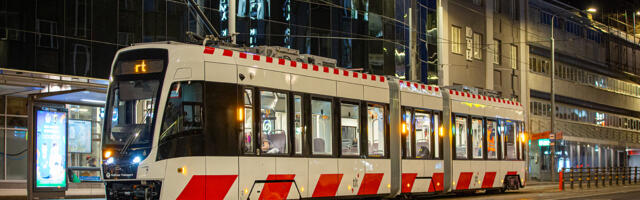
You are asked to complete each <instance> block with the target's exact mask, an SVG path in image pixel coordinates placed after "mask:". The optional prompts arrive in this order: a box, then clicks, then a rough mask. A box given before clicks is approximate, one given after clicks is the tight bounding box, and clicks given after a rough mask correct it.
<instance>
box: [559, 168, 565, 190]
mask: <svg viewBox="0 0 640 200" xmlns="http://www.w3.org/2000/svg"><path fill="white" fill-rule="evenodd" d="M563 174H564V167H563V168H562V169H560V174H558V178H559V180H560V185H558V189H560V191H562V190H564V176H563Z"/></svg>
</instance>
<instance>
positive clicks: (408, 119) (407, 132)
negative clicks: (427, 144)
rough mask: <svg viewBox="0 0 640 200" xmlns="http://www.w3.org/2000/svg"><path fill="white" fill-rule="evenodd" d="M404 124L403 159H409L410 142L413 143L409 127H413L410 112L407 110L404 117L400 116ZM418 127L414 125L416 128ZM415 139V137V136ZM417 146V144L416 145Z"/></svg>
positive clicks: (411, 152)
mask: <svg viewBox="0 0 640 200" xmlns="http://www.w3.org/2000/svg"><path fill="white" fill-rule="evenodd" d="M402 118H403V121H404V124H403V125H402V129H403V135H404V137H405V154H404V155H405V157H406V158H411V157H413V149H412V147H411V144H412V141H413V129H412V128H413V127H411V126H412V125H413V123H412V119H413V117H412V116H411V111H410V110H407V111H405V112H404V115H402ZM417 127H418V126H417V125H416V128H417ZM416 137H417V136H416ZM416 145H417V144H416Z"/></svg>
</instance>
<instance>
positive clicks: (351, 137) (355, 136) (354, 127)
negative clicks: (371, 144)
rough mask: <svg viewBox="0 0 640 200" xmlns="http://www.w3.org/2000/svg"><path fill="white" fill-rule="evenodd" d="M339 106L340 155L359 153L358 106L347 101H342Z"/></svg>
mask: <svg viewBox="0 0 640 200" xmlns="http://www.w3.org/2000/svg"><path fill="white" fill-rule="evenodd" d="M340 107H341V108H340V115H341V119H340V124H341V125H340V126H341V127H340V138H341V142H342V143H341V144H342V155H360V145H358V144H359V143H360V107H359V106H358V104H348V103H342V104H341V105H340Z"/></svg>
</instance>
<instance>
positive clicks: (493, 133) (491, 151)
mask: <svg viewBox="0 0 640 200" xmlns="http://www.w3.org/2000/svg"><path fill="white" fill-rule="evenodd" d="M487 158H489V159H498V124H497V123H496V122H495V121H493V120H488V121H487Z"/></svg>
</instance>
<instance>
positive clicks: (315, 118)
mask: <svg viewBox="0 0 640 200" xmlns="http://www.w3.org/2000/svg"><path fill="white" fill-rule="evenodd" d="M332 116H333V115H332V112H331V101H325V100H317V99H313V100H311V128H312V129H313V130H312V131H311V137H312V139H311V141H312V144H311V148H312V151H313V155H331V153H332V151H331V149H332V144H333V143H332V142H331V138H332V129H333V126H332V121H333V118H332Z"/></svg>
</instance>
